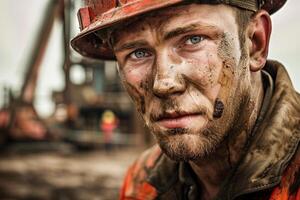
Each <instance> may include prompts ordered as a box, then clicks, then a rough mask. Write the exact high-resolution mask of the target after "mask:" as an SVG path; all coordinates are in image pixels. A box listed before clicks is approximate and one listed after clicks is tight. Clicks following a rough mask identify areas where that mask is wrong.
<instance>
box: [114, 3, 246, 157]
mask: <svg viewBox="0 0 300 200" xmlns="http://www.w3.org/2000/svg"><path fill="white" fill-rule="evenodd" d="M113 45H114V50H115V54H116V57H117V60H118V65H119V72H120V75H121V77H122V80H123V83H124V85H125V87H126V88H127V91H128V93H129V94H130V96H131V97H132V99H133V100H134V102H135V104H136V107H137V109H138V111H139V112H140V114H141V116H142V118H143V119H144V121H145V123H146V125H147V126H148V127H149V128H150V129H151V130H152V133H153V134H154V135H155V137H156V139H157V141H158V143H159V144H160V146H161V148H162V149H163V150H164V152H165V153H166V154H167V155H169V156H170V157H171V158H173V159H176V160H193V159H198V158H201V157H203V156H205V155H207V154H209V153H211V152H213V151H214V150H215V149H216V148H217V147H218V145H219V144H220V143H221V142H222V141H223V140H224V138H225V137H226V136H227V135H228V134H229V133H230V132H233V131H234V129H235V128H236V127H238V126H239V125H240V124H239V123H242V122H240V120H239V119H242V118H243V115H247V108H245V107H246V105H247V102H248V96H249V94H248V88H249V87H250V81H249V74H250V72H249V69H248V67H247V58H246V57H244V56H243V58H241V57H242V56H241V55H242V50H241V49H242V48H240V45H239V38H238V27H237V24H236V21H235V15H234V12H233V10H232V9H231V8H230V7H228V6H224V5H214V6H211V5H199V4H194V5H184V6H178V7H173V8H168V9H165V10H162V11H159V12H156V13H155V14H154V15H151V16H148V17H144V18H143V19H140V20H138V21H135V22H133V23H131V24H130V25H128V26H127V27H125V28H123V29H122V31H117V32H115V34H114V44H113ZM243 55H244V54H243ZM241 111H242V112H241ZM241 113H242V114H241Z"/></svg>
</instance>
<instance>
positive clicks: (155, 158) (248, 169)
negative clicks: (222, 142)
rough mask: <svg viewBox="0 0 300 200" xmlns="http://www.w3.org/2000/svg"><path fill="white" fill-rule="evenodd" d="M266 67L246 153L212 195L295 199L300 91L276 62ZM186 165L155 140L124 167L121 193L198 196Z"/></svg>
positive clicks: (299, 195) (168, 199)
mask: <svg viewBox="0 0 300 200" xmlns="http://www.w3.org/2000/svg"><path fill="white" fill-rule="evenodd" d="M265 70H266V71H267V72H268V74H269V78H270V79H272V80H271V88H273V89H271V91H270V90H269V91H268V92H266V94H265V99H266V98H269V100H268V105H267V106H265V108H264V106H263V107H262V109H265V111H264V113H265V114H264V115H260V117H259V118H258V122H259V121H260V122H259V123H257V124H259V125H258V126H257V127H256V131H255V134H254V136H253V137H252V138H251V141H250V145H249V146H248V148H247V151H246V153H245V156H243V158H242V159H241V162H239V165H238V166H237V167H236V168H235V170H233V171H232V173H231V175H230V176H229V177H228V179H227V180H224V183H225V184H224V187H222V189H221V191H220V193H219V195H218V197H217V199H220V200H233V199H236V200H242V199H247V200H248V199H255V200H300V188H299V187H300V186H299V185H300V148H299V140H300V95H299V94H298V93H297V92H296V91H295V90H294V88H293V87H292V83H291V81H290V79H289V76H288V74H287V72H286V70H285V69H284V67H283V66H282V65H281V64H279V63H278V62H275V61H268V62H267V64H266V67H265ZM268 95H269V97H268ZM264 102H265V100H264ZM189 168H190V167H189V165H188V164H187V163H183V162H174V161H172V160H170V159H169V158H168V157H167V156H165V155H164V154H163V153H162V152H161V150H160V148H159V147H158V146H154V147H153V148H151V149H149V150H148V151H146V152H145V153H143V154H142V156H141V157H140V158H139V159H138V160H137V161H136V162H135V163H134V164H133V165H132V166H131V167H130V169H129V170H128V172H127V175H126V177H125V181H124V184H123V187H122V189H121V195H120V199H121V200H130V199H131V200H152V199H162V200H176V199H178V200H185V199H186V200H196V199H200V198H199V190H200V189H199V187H198V186H197V184H196V182H195V181H194V178H193V177H195V175H194V174H193V171H192V170H191V169H189Z"/></svg>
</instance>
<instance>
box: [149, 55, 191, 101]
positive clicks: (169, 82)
mask: <svg viewBox="0 0 300 200" xmlns="http://www.w3.org/2000/svg"><path fill="white" fill-rule="evenodd" d="M180 64H181V61H180V60H178V59H176V58H175V57H172V56H171V55H169V54H168V53H167V52H165V53H161V54H160V55H157V58H156V62H155V65H156V66H155V69H156V72H155V75H154V76H155V77H154V81H153V92H154V94H155V95H156V96H158V97H167V96H170V95H174V94H180V93H183V92H184V91H185V89H186V83H185V80H184V78H183V74H182V69H181V67H180Z"/></svg>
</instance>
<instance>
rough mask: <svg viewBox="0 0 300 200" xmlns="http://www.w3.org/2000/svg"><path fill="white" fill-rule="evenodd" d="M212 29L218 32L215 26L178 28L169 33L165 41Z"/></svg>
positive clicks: (193, 25) (190, 25) (165, 36)
mask: <svg viewBox="0 0 300 200" xmlns="http://www.w3.org/2000/svg"><path fill="white" fill-rule="evenodd" d="M207 28H208V29H212V30H217V28H216V27H215V26H211V25H200V24H189V25H187V26H185V27H178V28H175V29H174V30H171V31H168V32H167V33H166V34H165V35H164V36H163V39H164V40H169V39H171V38H174V37H177V36H178V35H181V34H185V33H188V32H192V31H195V30H198V29H207Z"/></svg>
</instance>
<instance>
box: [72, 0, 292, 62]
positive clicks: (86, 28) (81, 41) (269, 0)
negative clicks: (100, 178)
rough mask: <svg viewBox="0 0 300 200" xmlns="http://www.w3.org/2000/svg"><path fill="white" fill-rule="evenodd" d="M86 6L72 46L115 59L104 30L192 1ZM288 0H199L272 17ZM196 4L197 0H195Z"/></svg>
mask: <svg viewBox="0 0 300 200" xmlns="http://www.w3.org/2000/svg"><path fill="white" fill-rule="evenodd" d="M83 1H84V5H85V6H84V7H82V8H80V9H79V11H78V20H79V24H80V31H81V32H80V33H79V34H78V35H77V36H76V37H75V38H74V39H73V40H72V41H71V45H72V47H73V48H74V49H75V50H76V51H77V52H78V53H80V54H81V55H83V56H86V57H90V58H96V59H103V60H115V56H114V53H113V52H112V50H111V48H110V47H109V45H108V43H107V42H106V41H104V40H102V39H101V37H99V34H96V33H101V31H103V32H104V30H107V29H109V28H111V27H113V26H117V25H118V24H122V23H124V22H125V21H126V20H128V19H131V18H133V17H136V16H139V15H142V14H145V13H148V12H151V11H154V10H158V9H161V8H166V7H169V6H173V5H176V4H180V3H185V2H188V0H83ZM286 1H287V0H242V1H241V0H198V2H199V3H206V4H220V3H222V4H227V5H231V6H235V7H239V8H242V9H246V10H250V11H254V12H256V11H258V10H259V9H264V10H266V11H267V12H269V14H273V13H275V12H276V11H277V10H279V9H280V8H281V7H282V6H283V5H284V4H285V3H286ZM192 2H196V1H192Z"/></svg>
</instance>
